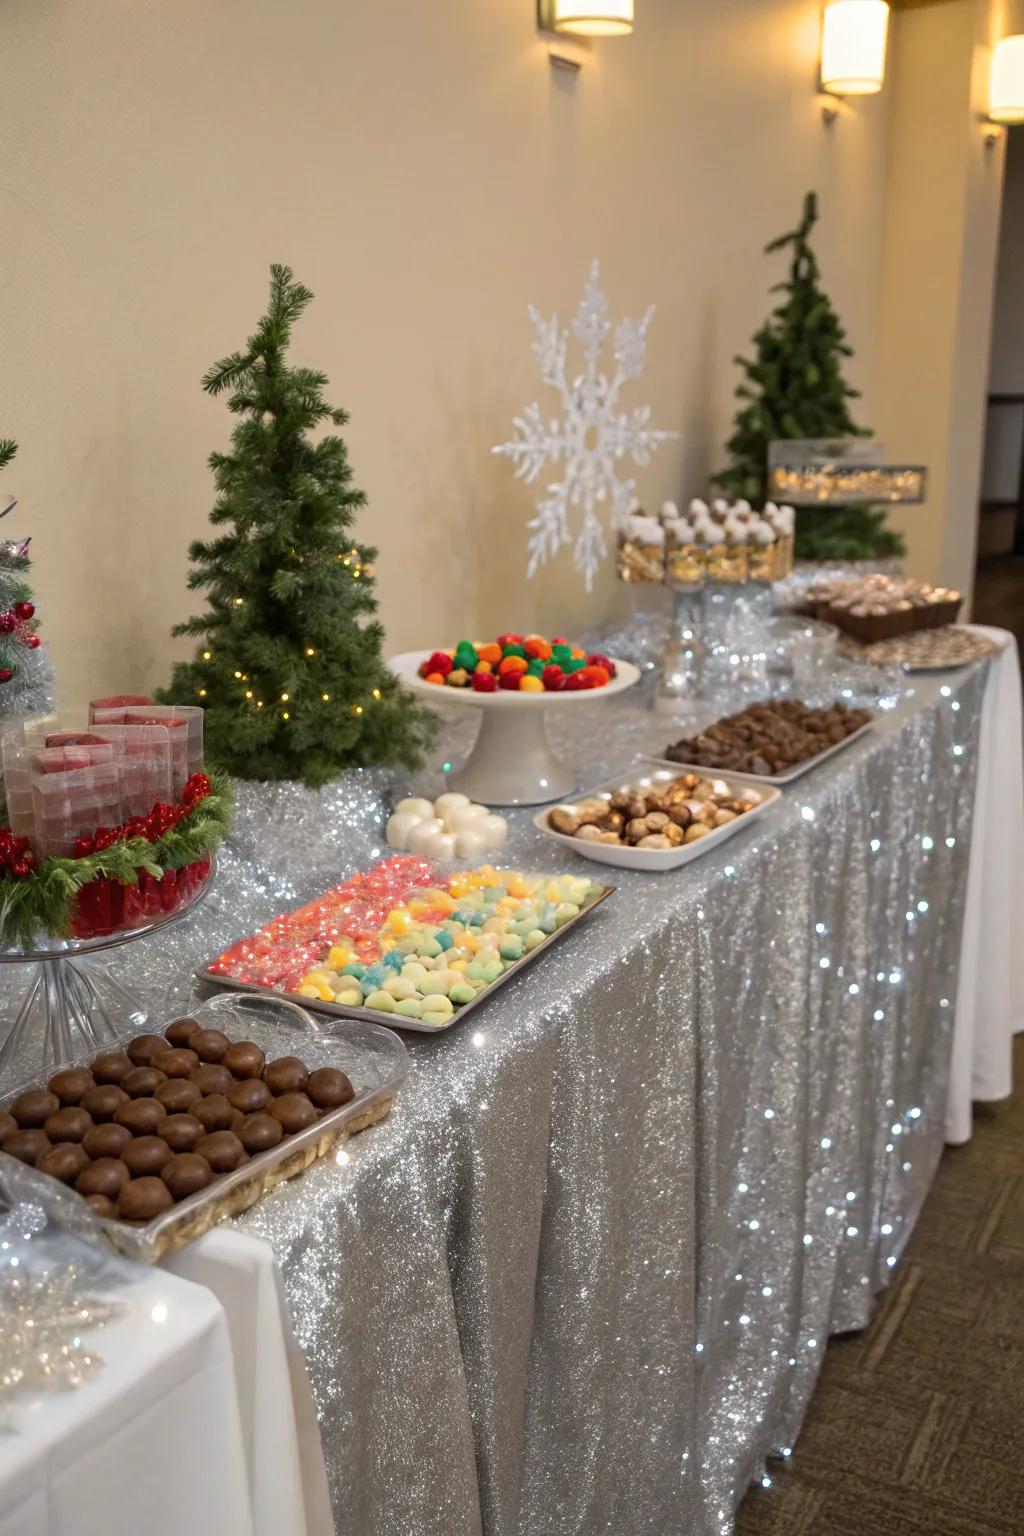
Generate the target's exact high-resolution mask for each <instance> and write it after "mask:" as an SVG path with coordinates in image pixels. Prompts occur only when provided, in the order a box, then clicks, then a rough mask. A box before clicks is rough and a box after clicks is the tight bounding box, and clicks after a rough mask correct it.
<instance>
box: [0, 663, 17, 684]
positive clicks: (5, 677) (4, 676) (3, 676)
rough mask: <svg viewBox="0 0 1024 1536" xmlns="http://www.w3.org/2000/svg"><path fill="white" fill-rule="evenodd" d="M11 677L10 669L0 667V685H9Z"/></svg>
mask: <svg viewBox="0 0 1024 1536" xmlns="http://www.w3.org/2000/svg"><path fill="white" fill-rule="evenodd" d="M13 676H14V673H13V672H12V671H11V669H10V667H0V683H9V682H10V680H11V678H12V677H13Z"/></svg>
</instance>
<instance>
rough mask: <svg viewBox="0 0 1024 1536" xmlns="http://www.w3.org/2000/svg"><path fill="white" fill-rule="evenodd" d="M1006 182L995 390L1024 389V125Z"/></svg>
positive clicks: (1011, 144) (1010, 142) (1011, 146)
mask: <svg viewBox="0 0 1024 1536" xmlns="http://www.w3.org/2000/svg"><path fill="white" fill-rule="evenodd" d="M1006 151H1007V152H1006V186H1005V189H1004V193H1003V221H1002V228H1001V231H1000V237H999V260H998V275H997V280H996V304H995V314H994V317H993V324H992V366H991V371H990V374H989V387H990V389H991V390H992V393H993V394H1009V395H1012V394H1021V393H1024V126H1022V127H1019V128H1013V129H1011V130H1010V133H1009V135H1008V138H1007V146H1006Z"/></svg>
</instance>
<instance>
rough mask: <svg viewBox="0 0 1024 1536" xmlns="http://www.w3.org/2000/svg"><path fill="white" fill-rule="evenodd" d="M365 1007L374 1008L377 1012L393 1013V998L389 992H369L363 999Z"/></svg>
mask: <svg viewBox="0 0 1024 1536" xmlns="http://www.w3.org/2000/svg"><path fill="white" fill-rule="evenodd" d="M365 1002H366V1007H367V1008H374V1009H376V1011H377V1012H378V1013H394V1011H395V1000H394V998H393V997H392V996H391V993H390V992H371V993H370V995H369V997H367V998H366V999H365Z"/></svg>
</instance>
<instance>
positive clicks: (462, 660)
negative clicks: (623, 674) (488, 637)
mask: <svg viewBox="0 0 1024 1536" xmlns="http://www.w3.org/2000/svg"><path fill="white" fill-rule="evenodd" d="M419 675H420V677H422V678H423V680H424V681H425V682H428V683H436V684H437V685H438V686H439V687H444V688H472V689H473V690H474V692H476V693H495V692H497V690H498V689H499V688H503V689H505V690H506V692H509V693H561V691H562V689H563V688H568V689H569V691H570V693H575V692H577V691H578V690H579V689H586V688H604V687H605V686H606V684H608V683H610V682H611V680H612V678H613V677H614V676H615V663H614V661H611V660H609V658H608V657H607V656H603V655H601V654H600V653H598V652H595V653H593V654H591V655H589V656H588V655H587V653H586V651H584V650H583V649H582V647H581V646H578V645H573V644H572V643H571V642H570V641H569V640H566V639H564V638H563V637H562V636H558V637H557V638H556V639H554V640H545V638H544V636H543V635H515V634H505V635H499V636H498V638H497V640H493V641H483V640H478V641H476V642H474V641H472V640H460V641H459V643H458V645H457V646H456V647H455V649H454V650H451V651H432V652H431V654H430V655H429V656H427V657H425V659H424V660H423V661H422V662H421V663H420V666H419Z"/></svg>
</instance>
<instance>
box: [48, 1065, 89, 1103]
mask: <svg viewBox="0 0 1024 1536" xmlns="http://www.w3.org/2000/svg"><path fill="white" fill-rule="evenodd" d="M95 1081H96V1079H95V1078H94V1077H93V1075H92V1073H91V1072H87V1071H86V1070H85V1068H84V1067H69V1068H68V1069H67V1071H66V1072H55V1073H54V1074H53V1076H52V1077H51V1078H50V1081H49V1083H48V1084H47V1087H48V1088H49V1090H50V1092H51V1093H55V1094H56V1095H57V1097H58V1099H60V1101H61V1103H62V1104H81V1102H82V1098H83V1096H84V1095H85V1094H86V1093H87V1092H88V1091H89V1089H90V1088H92V1087H93V1085H94V1084H95Z"/></svg>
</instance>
